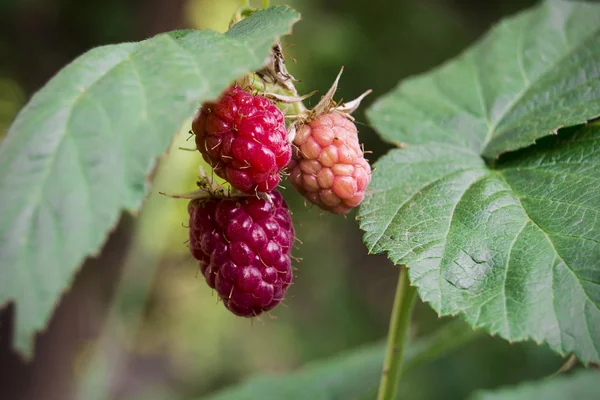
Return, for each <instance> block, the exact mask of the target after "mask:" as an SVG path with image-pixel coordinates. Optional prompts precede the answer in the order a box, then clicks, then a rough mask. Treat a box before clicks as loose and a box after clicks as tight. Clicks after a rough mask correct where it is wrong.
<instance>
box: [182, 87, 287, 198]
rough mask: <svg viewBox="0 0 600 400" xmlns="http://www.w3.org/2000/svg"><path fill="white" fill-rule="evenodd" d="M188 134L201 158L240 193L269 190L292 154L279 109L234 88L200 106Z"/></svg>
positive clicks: (240, 89) (263, 99)
mask: <svg viewBox="0 0 600 400" xmlns="http://www.w3.org/2000/svg"><path fill="white" fill-rule="evenodd" d="M192 131H193V132H194V134H195V135H196V147H197V148H198V150H199V151H200V152H201V153H202V156H203V158H204V160H205V161H206V162H207V163H209V164H210V165H211V166H212V167H213V169H214V170H215V173H216V174H217V175H218V176H220V177H221V178H223V179H225V180H227V181H228V182H229V183H230V184H231V186H233V187H234V188H236V189H238V190H240V191H242V192H244V193H254V192H269V191H271V190H273V189H274V188H275V187H276V186H277V185H278V184H279V181H280V177H279V171H280V170H281V169H282V168H284V167H285V166H286V165H287V164H288V163H289V161H290V158H291V156H292V147H291V145H290V143H288V141H287V132H286V129H285V122H284V117H283V113H282V112H281V110H279V109H278V108H277V107H276V106H275V105H274V104H273V103H272V102H271V101H270V100H269V99H267V98H266V97H264V96H258V95H252V94H250V93H248V92H246V91H244V90H243V89H242V88H240V87H237V86H235V87H232V88H230V89H228V90H227V91H226V92H225V93H224V94H223V95H222V96H221V98H220V99H219V100H218V101H217V102H216V103H205V104H204V105H203V106H202V108H201V109H200V112H199V113H197V115H196V117H195V118H194V121H193V123H192Z"/></svg>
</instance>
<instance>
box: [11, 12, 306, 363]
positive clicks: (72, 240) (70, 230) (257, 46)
mask: <svg viewBox="0 0 600 400" xmlns="http://www.w3.org/2000/svg"><path fill="white" fill-rule="evenodd" d="M298 19H299V15H298V13H296V12H295V11H294V10H292V9H290V8H287V7H273V8H270V9H267V10H264V11H260V12H257V13H255V14H254V15H252V16H251V17H249V18H247V19H245V20H243V21H241V22H240V23H238V24H236V25H235V26H234V27H232V29H231V30H230V31H229V32H227V33H226V34H224V35H222V34H218V33H216V32H212V31H191V30H190V31H177V32H171V33H166V34H161V35H158V36H155V37H153V38H151V39H149V40H146V41H143V42H140V43H124V44H119V45H112V46H105V47H100V48H96V49H93V50H91V51H89V52H87V53H86V54H84V55H82V56H81V57H79V58H78V59H76V60H75V61H74V62H72V63H71V64H70V65H68V66H67V67H65V68H64V69H63V70H62V71H60V72H59V73H58V74H57V75H56V76H55V77H54V78H53V79H52V80H51V81H50V82H48V84H47V85H46V86H45V87H43V88H42V89H41V90H40V91H39V92H38V93H37V94H35V95H34V96H33V98H32V99H31V101H30V102H29V103H28V104H27V105H26V107H25V108H24V109H23V110H22V111H21V112H20V113H19V115H18V116H17V118H16V120H15V121H14V123H13V125H12V127H11V128H10V130H9V132H8V135H7V137H6V139H5V140H4V142H3V143H2V147H0V204H1V205H2V219H1V220H0V265H1V267H2V269H1V270H0V304H2V303H5V302H7V301H10V300H13V301H15V302H16V310H17V316H16V334H15V338H16V347H17V349H19V351H21V353H23V354H25V355H30V354H31V347H32V343H31V339H32V336H33V334H34V333H35V332H37V331H39V330H40V329H42V328H43V327H44V325H45V324H46V322H47V320H48V318H49V316H50V314H51V312H52V309H53V307H54V305H55V304H56V302H57V301H58V299H59V297H60V295H61V293H62V292H63V291H64V290H65V289H66V288H67V287H68V286H69V283H70V281H71V279H72V277H73V274H74V273H75V272H76V270H77V267H78V265H80V264H81V263H82V261H83V260H84V259H85V257H86V256H88V255H90V254H94V253H96V252H98V251H99V249H100V248H101V246H102V243H103V242H104V240H105V237H106V235H107V234H108V232H109V230H110V229H111V228H112V227H113V226H114V225H115V224H116V223H117V221H118V219H119V215H120V213H121V211H122V210H129V211H133V210H135V209H137V208H138V207H139V206H140V205H141V203H142V200H143V198H144V196H145V195H146V193H147V192H148V183H147V182H146V177H147V175H148V174H149V173H150V171H151V170H152V168H153V165H154V163H155V160H156V157H157V156H159V155H160V154H161V153H162V152H164V151H165V149H166V148H167V146H168V144H169V143H170V141H171V139H172V137H173V135H174V134H175V133H176V132H177V130H178V129H179V127H180V125H181V123H182V121H183V120H184V119H185V118H187V117H189V116H190V115H191V114H192V113H193V112H194V110H195V109H196V108H197V107H198V106H199V104H200V102H202V101H205V100H208V99H212V98H215V97H217V96H218V95H219V93H220V92H221V91H222V90H223V89H224V88H225V87H226V86H227V85H228V84H229V83H230V82H231V81H232V80H233V79H235V78H238V77H240V76H242V75H244V74H245V73H247V72H250V71H252V70H255V69H258V68H260V67H261V66H262V64H263V62H264V61H265V59H266V57H267V56H268V54H269V50H270V46H271V45H272V43H273V42H274V41H275V40H276V39H277V38H278V37H279V36H281V35H284V34H287V33H289V32H290V29H291V26H292V24H293V23H294V22H296V21H297V20H298Z"/></svg>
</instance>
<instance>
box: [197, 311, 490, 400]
mask: <svg viewBox="0 0 600 400" xmlns="http://www.w3.org/2000/svg"><path fill="white" fill-rule="evenodd" d="M479 336H480V333H479V332H474V331H473V330H472V329H471V328H470V327H469V326H468V325H466V324H465V323H464V322H462V321H460V320H455V321H452V322H450V323H448V324H446V325H445V326H443V327H442V328H441V329H439V330H438V331H437V332H435V333H433V334H431V335H430V336H427V337H424V338H421V339H418V340H416V341H415V342H414V343H411V345H410V346H408V347H407V351H406V358H405V366H404V372H408V371H410V370H412V369H414V368H417V367H418V366H420V365H422V364H423V363H425V362H427V361H430V360H433V359H435V358H437V357H440V356H442V355H444V354H446V353H449V352H451V351H453V350H455V349H457V348H458V347H460V346H462V345H464V344H466V343H468V342H470V341H471V340H473V339H475V338H477V337H479ZM384 353H385V343H378V344H376V345H370V346H367V347H364V348H361V349H358V350H354V351H352V352H349V353H346V354H342V355H340V356H338V357H333V358H331V359H328V360H325V361H317V362H314V363H312V364H309V365H307V366H305V367H304V368H302V369H301V370H299V371H297V372H293V373H289V374H285V375H265V376H258V377H255V378H252V379H250V380H248V381H246V382H244V383H242V384H241V385H239V386H236V387H232V388H229V389H225V390H223V391H221V392H219V393H217V394H215V395H213V396H209V397H208V398H207V399H205V400H255V399H261V400H279V399H289V400H333V399H354V398H357V397H358V396H360V395H361V394H367V393H371V392H372V390H371V389H372V388H373V387H375V389H376V385H377V383H378V382H379V378H380V376H381V366H382V365H383V357H384Z"/></svg>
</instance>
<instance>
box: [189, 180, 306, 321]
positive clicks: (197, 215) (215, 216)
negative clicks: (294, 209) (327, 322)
mask: <svg viewBox="0 0 600 400" xmlns="http://www.w3.org/2000/svg"><path fill="white" fill-rule="evenodd" d="M267 196H269V197H270V199H271V201H272V203H270V202H268V201H267V200H264V199H259V198H257V197H252V196H244V197H236V198H231V199H229V198H228V199H216V198H211V199H198V200H192V201H191V202H190V203H189V206H188V211H189V214H190V222H189V225H190V251H191V253H192V255H193V256H194V258H196V259H197V260H199V261H200V271H201V272H202V274H203V275H204V278H205V279H206V282H207V283H208V285H209V286H210V287H211V288H214V289H215V290H216V291H217V293H218V295H219V297H220V298H221V300H223V303H224V304H225V307H227V309H228V310H230V311H231V312H232V313H234V314H236V315H240V316H244V317H254V316H257V315H259V314H260V313H262V312H263V311H268V310H270V309H272V308H273V307H275V306H276V305H277V304H279V302H281V300H283V297H284V295H285V292H286V290H287V288H288V286H289V285H290V284H291V282H292V276H293V274H292V267H291V260H290V254H291V251H292V245H293V242H294V238H295V236H294V235H295V233H294V227H293V226H292V220H291V217H290V214H289V211H288V208H287V204H286V203H285V201H284V200H283V197H282V196H281V194H280V193H279V192H277V191H273V192H271V193H268V194H267Z"/></svg>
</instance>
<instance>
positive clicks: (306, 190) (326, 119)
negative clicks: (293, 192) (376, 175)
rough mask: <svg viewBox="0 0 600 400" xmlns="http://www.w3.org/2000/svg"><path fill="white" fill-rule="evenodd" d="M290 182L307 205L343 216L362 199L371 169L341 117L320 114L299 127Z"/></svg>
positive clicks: (354, 131) (355, 133)
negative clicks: (306, 201)
mask: <svg viewBox="0 0 600 400" xmlns="http://www.w3.org/2000/svg"><path fill="white" fill-rule="evenodd" d="M294 144H295V145H296V147H297V151H295V152H294V159H293V160H292V161H291V162H290V180H291V181H292V184H293V185H294V187H295V188H296V189H297V190H298V191H299V192H300V193H301V194H302V195H303V196H304V197H306V198H307V199H308V200H309V201H310V202H311V203H313V204H316V205H318V206H319V207H321V208H322V209H323V210H326V211H329V212H332V213H334V214H346V213H347V212H349V211H350V210H351V209H352V208H353V207H356V206H358V205H359V204H360V203H361V202H362V200H363V198H364V197H365V189H366V187H367V185H368V184H369V182H370V181H371V167H370V166H369V162H368V161H367V160H366V159H365V158H364V155H363V151H362V148H361V146H360V144H359V143H358V131H357V129H356V126H355V125H354V123H353V122H352V121H350V120H349V119H348V118H347V117H346V116H345V115H344V114H342V113H337V112H330V113H326V114H321V115H320V116H318V117H317V118H315V119H314V120H312V121H311V122H309V123H308V124H305V125H302V126H301V127H300V128H299V129H298V131H297V133H296V138H295V139H294Z"/></svg>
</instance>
